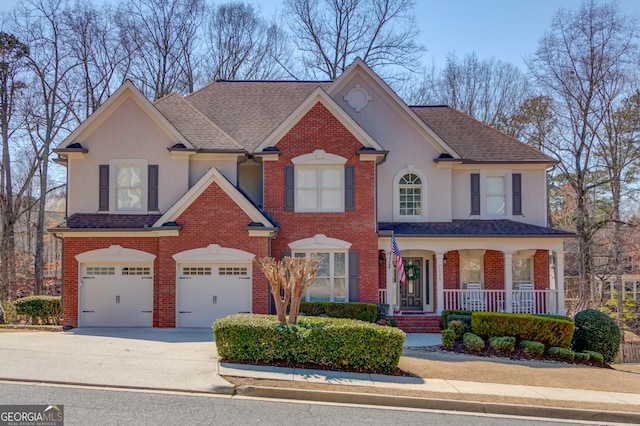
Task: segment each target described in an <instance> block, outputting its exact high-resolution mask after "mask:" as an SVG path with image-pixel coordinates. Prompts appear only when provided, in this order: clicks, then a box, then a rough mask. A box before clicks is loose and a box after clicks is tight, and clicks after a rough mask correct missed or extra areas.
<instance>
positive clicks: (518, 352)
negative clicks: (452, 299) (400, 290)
mask: <svg viewBox="0 0 640 426" xmlns="http://www.w3.org/2000/svg"><path fill="white" fill-rule="evenodd" d="M440 349H441V350H442V351H446V352H456V353H460V354H466V355H472V356H478V357H486V358H508V359H512V360H516V361H548V362H555V363H564V364H575V365H586V366H591V367H598V368H611V367H610V366H608V365H602V364H599V363H597V362H594V361H577V360H573V361H571V360H567V359H564V358H556V357H553V356H551V355H549V354H543V355H539V356H531V355H529V354H527V353H525V352H524V350H522V349H520V348H514V350H513V352H510V353H503V352H496V351H494V350H493V349H491V348H490V347H489V345H487V346H485V348H484V349H483V350H481V351H480V352H472V351H470V350H468V349H467V348H466V346H465V345H464V343H463V342H462V341H457V342H455V343H454V344H453V348H452V349H446V348H445V347H443V346H440Z"/></svg>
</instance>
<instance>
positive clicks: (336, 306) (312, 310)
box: [300, 302, 378, 322]
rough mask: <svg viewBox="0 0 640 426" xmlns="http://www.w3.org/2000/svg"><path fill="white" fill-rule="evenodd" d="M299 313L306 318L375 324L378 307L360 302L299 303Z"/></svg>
mask: <svg viewBox="0 0 640 426" xmlns="http://www.w3.org/2000/svg"><path fill="white" fill-rule="evenodd" d="M300 313H301V314H304V315H308V316H314V317H315V316H328V317H330V318H351V319H356V320H360V321H365V322H376V318H377V316H378V306H377V305H376V304H375V303H362V302H340V303H338V302H301V303H300Z"/></svg>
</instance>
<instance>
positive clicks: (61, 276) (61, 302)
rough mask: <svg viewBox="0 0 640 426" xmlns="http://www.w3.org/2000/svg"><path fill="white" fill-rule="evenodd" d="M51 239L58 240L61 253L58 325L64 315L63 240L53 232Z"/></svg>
mask: <svg viewBox="0 0 640 426" xmlns="http://www.w3.org/2000/svg"><path fill="white" fill-rule="evenodd" d="M51 235H53V238H55V239H56V240H60V244H61V251H60V255H61V256H60V257H61V260H60V313H59V314H58V318H56V322H57V323H58V324H60V318H62V316H63V314H64V238H62V237H60V236H59V235H58V234H56V233H55V232H53V233H51Z"/></svg>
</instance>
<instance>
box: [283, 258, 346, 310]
mask: <svg viewBox="0 0 640 426" xmlns="http://www.w3.org/2000/svg"><path fill="white" fill-rule="evenodd" d="M312 253H329V254H330V255H331V260H330V261H329V279H330V282H331V284H330V286H331V287H330V290H329V301H330V302H334V301H335V295H334V288H335V287H334V280H335V262H334V259H335V258H334V256H333V255H334V254H336V253H342V254H344V302H345V303H346V302H349V251H348V250H335V249H326V248H318V249H305V250H295V251H292V252H291V256H292V257H295V255H296V254H304V255H305V257H307V256H309V255H311V254H312ZM310 288H311V286H309V288H308V289H307V292H306V293H305V295H304V301H305V302H310V301H311V300H310V291H311V290H310ZM337 303H343V302H337Z"/></svg>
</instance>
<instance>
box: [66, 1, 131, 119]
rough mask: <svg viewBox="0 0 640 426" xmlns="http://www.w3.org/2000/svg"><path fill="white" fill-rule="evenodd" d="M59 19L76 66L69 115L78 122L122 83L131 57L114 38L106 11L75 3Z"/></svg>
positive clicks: (115, 28)
mask: <svg viewBox="0 0 640 426" xmlns="http://www.w3.org/2000/svg"><path fill="white" fill-rule="evenodd" d="M61 18H62V23H63V25H64V32H63V34H62V35H63V37H64V40H65V44H66V48H67V49H68V50H69V52H70V56H71V57H72V58H74V59H75V60H76V61H77V62H78V64H79V66H78V67H77V68H75V69H74V70H73V76H72V78H71V79H70V80H71V82H70V84H71V85H72V86H74V87H77V91H78V92H79V93H78V94H77V97H78V100H77V104H78V105H76V107H75V108H74V109H73V110H72V112H73V114H74V116H75V119H76V120H77V121H78V122H82V121H84V120H85V119H86V118H87V117H89V115H91V113H93V111H95V110H96V109H97V108H98V107H99V106H100V105H101V104H102V103H103V102H104V101H105V100H106V99H107V98H108V97H109V96H110V95H111V93H113V92H114V91H115V89H117V88H118V86H120V84H122V81H123V78H122V76H123V75H126V73H127V72H128V66H129V63H130V61H131V58H130V57H129V55H128V52H127V51H126V50H125V48H124V47H123V45H122V44H121V43H120V40H119V39H118V28H117V27H116V25H115V23H114V17H113V14H112V12H111V10H110V9H107V8H103V9H98V8H97V7H96V6H95V5H94V4H93V3H91V2H85V1H79V0H76V2H75V3H74V4H73V6H71V7H68V8H67V9H66V10H65V11H64V12H63V14H62V16H61Z"/></svg>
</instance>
